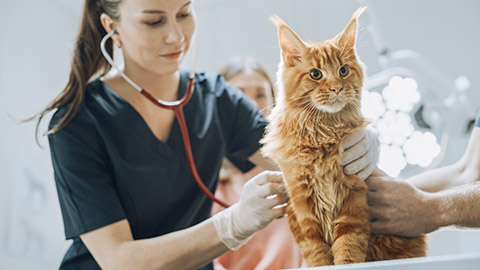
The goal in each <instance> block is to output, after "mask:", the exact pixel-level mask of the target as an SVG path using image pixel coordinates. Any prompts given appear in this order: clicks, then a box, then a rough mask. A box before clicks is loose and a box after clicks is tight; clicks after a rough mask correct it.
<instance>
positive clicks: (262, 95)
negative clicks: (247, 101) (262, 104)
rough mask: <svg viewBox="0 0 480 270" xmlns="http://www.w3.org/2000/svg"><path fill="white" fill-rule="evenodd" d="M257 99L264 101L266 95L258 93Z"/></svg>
mask: <svg viewBox="0 0 480 270" xmlns="http://www.w3.org/2000/svg"><path fill="white" fill-rule="evenodd" d="M256 98H257V99H262V98H265V94H264V93H258V94H257V96H256Z"/></svg>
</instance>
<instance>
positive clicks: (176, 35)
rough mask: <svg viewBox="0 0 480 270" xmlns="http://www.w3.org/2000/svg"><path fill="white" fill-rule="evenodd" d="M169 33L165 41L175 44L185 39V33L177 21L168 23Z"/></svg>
mask: <svg viewBox="0 0 480 270" xmlns="http://www.w3.org/2000/svg"><path fill="white" fill-rule="evenodd" d="M168 25H169V26H168V29H167V34H166V36H165V43H167V44H175V43H182V42H183V41H184V40H185V35H184V34H183V32H182V29H181V28H180V25H178V23H177V22H171V23H169V24H168Z"/></svg>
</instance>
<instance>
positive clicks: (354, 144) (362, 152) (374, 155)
mask: <svg viewBox="0 0 480 270" xmlns="http://www.w3.org/2000/svg"><path fill="white" fill-rule="evenodd" d="M344 149H345V150H344V151H345V152H344V153H343V157H342V161H341V164H342V166H345V167H344V168H343V170H344V172H345V173H346V174H348V175H351V174H356V175H357V176H358V177H360V178H361V179H363V180H365V179H367V177H368V176H370V174H372V172H373V171H374V170H375V168H377V164H378V160H379V157H380V142H379V140H378V138H377V136H376V135H375V133H374V132H373V131H372V130H371V129H369V128H365V129H363V130H361V131H359V132H357V133H354V134H353V135H352V136H350V137H348V138H347V139H346V141H345V145H344Z"/></svg>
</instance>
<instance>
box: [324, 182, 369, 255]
mask: <svg viewBox="0 0 480 270" xmlns="http://www.w3.org/2000/svg"><path fill="white" fill-rule="evenodd" d="M333 238H334V240H333V241H334V242H333V245H332V253H333V260H334V262H335V264H347V263H359V262H365V259H366V254H367V247H368V240H369V238H370V214H369V210H368V205H367V196H366V186H365V187H361V188H360V189H356V190H355V191H354V190H351V191H350V193H349V194H348V195H347V197H346V198H345V200H344V202H343V205H342V209H341V210H340V212H339V213H338V214H337V216H336V218H335V221H334V234H333Z"/></svg>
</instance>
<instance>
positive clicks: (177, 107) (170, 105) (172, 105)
mask: <svg viewBox="0 0 480 270" xmlns="http://www.w3.org/2000/svg"><path fill="white" fill-rule="evenodd" d="M116 32H117V28H115V29H113V30H112V31H110V33H108V34H107V35H105V36H104V37H103V39H102V41H101V42H100V49H101V51H102V54H103V56H104V57H105V59H106V60H107V61H108V63H109V64H110V65H111V66H112V67H113V68H115V69H116V70H117V71H118V72H119V74H120V76H122V78H123V79H125V81H127V82H128V83H129V84H130V85H131V86H133V87H134V88H135V89H136V90H137V91H139V92H140V94H142V95H143V96H144V97H146V98H147V99H148V100H150V101H151V102H152V103H153V104H155V105H157V106H159V107H161V108H165V109H169V110H172V111H173V112H174V114H175V117H176V118H177V121H178V124H179V126H180V130H181V132H182V139H183V144H184V146H185V154H186V156H187V161H188V165H189V167H190V171H191V172H192V175H193V178H194V179H195V182H196V183H197V185H198V186H199V187H200V189H201V190H202V192H203V193H205V195H206V196H207V197H208V198H209V199H211V200H212V201H214V202H216V203H218V204H219V205H221V206H223V207H225V208H228V207H229V205H228V204H227V203H225V202H223V201H221V200H219V199H217V198H216V197H215V196H214V195H213V194H212V192H210V190H209V189H208V188H207V187H206V186H205V184H204V183H203V181H202V179H201V178H200V175H199V174H198V171H197V167H196V166H195V161H194V159H193V153H192V147H191V145H190V138H189V137H188V128H187V123H186V121H185V116H184V114H183V107H184V106H185V105H187V103H188V101H189V100H190V98H191V97H192V95H193V91H194V88H195V78H194V76H195V75H194V72H193V68H192V70H191V71H190V76H189V78H188V84H187V91H186V92H185V95H184V96H183V97H182V98H181V99H179V100H176V101H164V100H161V99H158V98H155V97H154V96H153V95H152V94H150V93H149V92H148V91H146V90H145V89H143V88H141V87H140V86H138V85H137V84H136V83H135V82H134V81H132V80H131V79H130V78H129V77H128V76H127V75H125V73H123V71H121V70H120V69H119V68H118V66H117V65H116V64H115V62H114V61H113V59H112V57H111V56H110V55H109V54H108V52H107V50H106V49H105V44H106V42H107V40H108V39H109V38H111V37H112V36H113V35H114V34H115V33H116Z"/></svg>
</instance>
